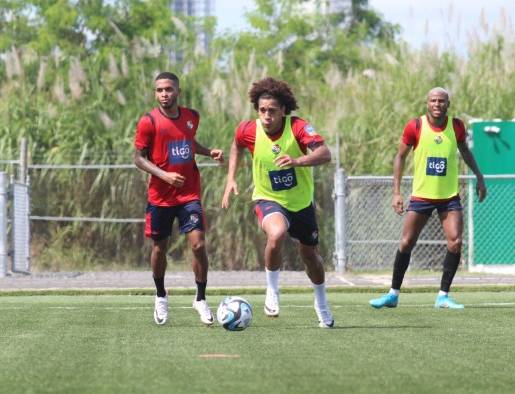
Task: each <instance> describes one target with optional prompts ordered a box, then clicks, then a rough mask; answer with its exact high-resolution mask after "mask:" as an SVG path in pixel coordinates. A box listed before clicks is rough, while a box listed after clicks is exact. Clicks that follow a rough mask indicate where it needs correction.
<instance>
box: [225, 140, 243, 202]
mask: <svg viewBox="0 0 515 394" xmlns="http://www.w3.org/2000/svg"><path fill="white" fill-rule="evenodd" d="M243 149H244V148H243V147H240V146H238V144H237V143H236V138H235V139H234V140H233V141H232V145H231V152H230V153H229V169H228V170H227V183H226V185H225V191H224V196H223V199H222V208H229V197H230V196H231V193H234V195H236V196H237V195H238V184H237V183H236V171H237V169H238V163H239V161H240V157H241V153H242V152H243Z"/></svg>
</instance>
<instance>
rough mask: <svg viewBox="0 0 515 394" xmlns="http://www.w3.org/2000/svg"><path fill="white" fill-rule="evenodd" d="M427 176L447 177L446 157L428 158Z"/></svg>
mask: <svg viewBox="0 0 515 394" xmlns="http://www.w3.org/2000/svg"><path fill="white" fill-rule="evenodd" d="M426 175H433V176H445V175H447V159H446V158H445V157H428V158H427V166H426Z"/></svg>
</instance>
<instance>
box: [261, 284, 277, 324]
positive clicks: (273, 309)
mask: <svg viewBox="0 0 515 394" xmlns="http://www.w3.org/2000/svg"><path fill="white" fill-rule="evenodd" d="M264 309H265V315H267V316H269V317H277V316H279V293H276V292H275V291H273V290H272V289H268V288H267V289H266V298H265V308H264Z"/></svg>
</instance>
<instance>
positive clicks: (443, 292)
mask: <svg viewBox="0 0 515 394" xmlns="http://www.w3.org/2000/svg"><path fill="white" fill-rule="evenodd" d="M447 294H449V293H447V292H446V291H443V290H440V291H439V292H438V295H439V296H446V295H447Z"/></svg>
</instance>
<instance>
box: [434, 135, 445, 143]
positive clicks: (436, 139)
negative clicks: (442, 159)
mask: <svg viewBox="0 0 515 394" xmlns="http://www.w3.org/2000/svg"><path fill="white" fill-rule="evenodd" d="M442 141H443V138H442V136H441V135H437V136H436V137H435V142H436V143H437V144H441V143H442Z"/></svg>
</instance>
